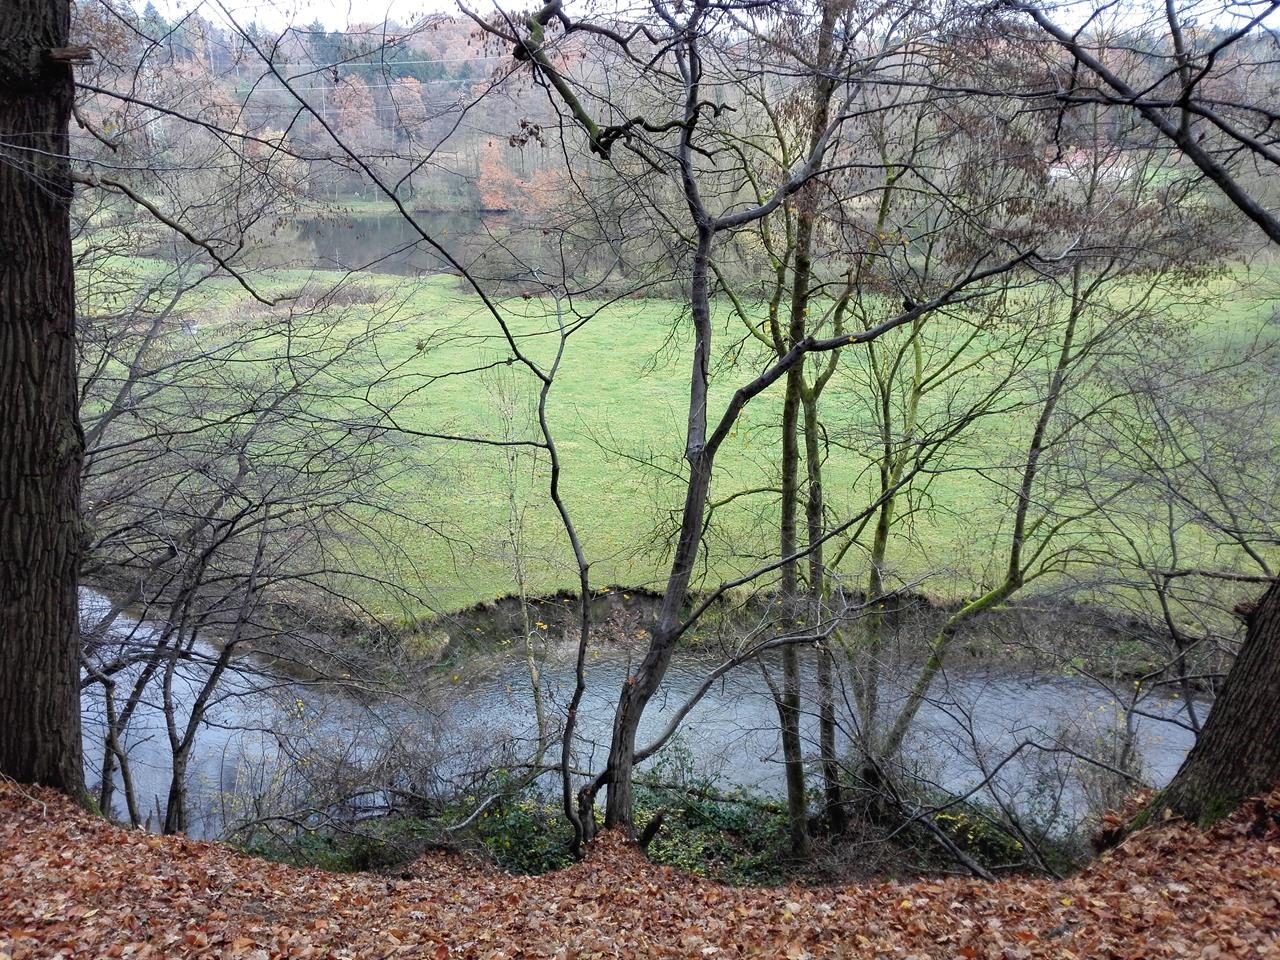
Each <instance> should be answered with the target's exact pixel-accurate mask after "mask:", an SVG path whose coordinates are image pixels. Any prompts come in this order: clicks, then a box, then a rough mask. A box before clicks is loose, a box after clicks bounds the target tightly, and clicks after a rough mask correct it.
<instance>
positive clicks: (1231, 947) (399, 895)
mask: <svg viewBox="0 0 1280 960" xmlns="http://www.w3.org/2000/svg"><path fill="white" fill-rule="evenodd" d="M1260 810H1261V808H1260V807H1253V808H1247V809H1246V810H1245V811H1242V812H1241V814H1240V815H1238V816H1237V817H1236V818H1235V819H1233V820H1231V821H1230V822H1227V823H1225V824H1223V825H1222V826H1220V827H1218V828H1217V829H1215V830H1213V831H1212V832H1210V833H1203V832H1201V831H1199V830H1197V829H1194V828H1192V827H1189V826H1187V825H1185V824H1182V823H1177V822H1171V823H1164V824H1160V825H1158V826H1156V827H1153V828H1150V829H1148V830H1146V831H1143V832H1140V833H1138V834H1136V835H1134V836H1133V837H1131V838H1130V839H1129V840H1128V841H1127V842H1126V843H1125V844H1124V845H1123V846H1122V847H1121V848H1119V849H1117V850H1114V851H1111V852H1110V853H1108V854H1106V855H1105V856H1104V857H1103V858H1102V859H1100V860H1099V861H1098V862H1096V863H1095V864H1093V865H1092V866H1091V867H1090V868H1089V869H1087V870H1086V871H1084V872H1083V873H1081V874H1080V875H1078V876H1075V877H1072V878H1070V879H1068V880H1065V881H1062V882H1054V881H1049V880H1038V879H1025V878H1017V879H1006V880H1001V881H999V882H997V883H992V884H987V883H981V882H978V881H969V880H961V879H946V880H933V881H917V882H912V883H883V884H877V885H865V886H850V887H843V888H819V889H807V888H799V887H786V888H780V889H759V888H756V889H752V888H731V887H725V886H721V885H719V884H715V883H712V882H709V881H704V880H700V879H697V878H693V877H689V876H686V875H683V874H681V873H678V872H676V871H674V870H672V869H670V868H667V867H659V866H655V865H653V864H651V863H649V862H648V861H647V860H646V859H645V858H644V856H643V855H642V854H640V853H639V852H638V851H637V850H636V849H635V848H634V847H633V846H631V845H630V844H628V843H626V842H625V841H623V840H622V839H621V838H619V837H615V836H606V837H603V838H602V839H600V840H599V841H597V842H596V843H595V844H594V845H593V847H592V850H591V853H590V856H589V857H588V859H587V860H586V861H585V862H583V863H580V864H577V865H575V866H573V867H570V868H569V869H566V870H562V871H559V872H558V873H553V874H548V875H544V876H541V877H517V876H511V875H508V874H506V873H503V872H501V871H498V870H495V869H491V868H488V867H485V866H483V865H480V864H477V863H475V862H473V861H470V860H468V859H465V858H462V857H458V856H452V855H443V854H442V855H432V856H429V857H426V858H424V859H422V860H421V861H419V862H418V863H416V864H415V866H414V868H413V873H414V874H415V878H414V879H411V880H403V879H388V878H385V877H382V876H375V875H370V874H358V875H345V874H331V873H324V872H321V871H319V870H304V869H298V868H294V867H287V866H282V865H279V864H274V863H269V862H267V861H264V860H259V859H255V858H252V857H248V856H244V855H241V854H238V853H236V852H234V851H232V850H231V849H230V848H228V847H226V846H221V845H218V844H211V843H201V842H197V841H193V840H187V839H184V838H175V837H158V836H154V835H151V834H147V833H143V832H141V831H136V830H125V829H121V828H119V827H115V826H112V825H110V824H108V823H106V822H105V821H103V820H100V819H97V818H95V817H92V816H90V815H88V814H86V813H84V812H83V811H80V810H78V809H77V808H75V807H74V806H72V805H71V804H70V803H69V802H67V801H66V800H64V799H63V798H61V797H60V796H58V795H57V794H55V793H52V792H50V791H32V790H28V789H19V788H17V787H14V786H12V785H10V784H0V960H11V958H12V960H18V958H25V957H92V958H107V957H155V958H160V957H163V958H168V957H202V958H203V957H208V958H253V960H266V958H275V957H316V958H355V957H362V958H363V957H381V958H394V957H412V958H417V957H424V958H431V960H445V958H461V957H476V958H481V957H484V958H500V957H501V958H521V957H530V958H532V957H557V958H565V960H570V958H578V960H586V958H593V957H699V958H726V957H741V956H755V957H780V958H805V957H866V958H902V960H908V958H926V957H927V958H963V960H974V958H1000V960H1005V958H1009V960H1014V958H1026V957H1052V958H1056V960H1072V958H1079V960H1085V958H1089V960H1092V958H1112V957H1125V958H1144V960H1145V958H1160V957H1201V958H1219V960H1225V958H1236V957H1251V958H1253V957H1264V958H1276V960H1280V828H1278V827H1277V822H1276V820H1275V818H1274V816H1273V815H1272V814H1274V813H1275V811H1277V810H1280V790H1277V791H1276V792H1275V793H1273V794H1272V795H1271V796H1270V797H1269V798H1268V800H1267V811H1266V815H1265V816H1260V814H1259V811H1260Z"/></svg>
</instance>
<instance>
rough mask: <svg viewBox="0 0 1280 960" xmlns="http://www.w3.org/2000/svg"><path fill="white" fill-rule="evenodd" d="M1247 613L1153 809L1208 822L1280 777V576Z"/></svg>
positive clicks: (1232, 808)
mask: <svg viewBox="0 0 1280 960" xmlns="http://www.w3.org/2000/svg"><path fill="white" fill-rule="evenodd" d="M1247 616H1248V620H1247V622H1248V629H1247V631H1246V633H1245V640H1244V645H1243V646H1242V647H1241V648H1240V653H1239V654H1238V655H1237V656H1236V660H1235V663H1234V664H1232V666H1231V670H1230V672H1229V673H1228V674H1227V679H1226V682H1225V683H1224V684H1223V687H1222V692H1221V693H1220V694H1219V695H1218V699H1217V700H1216V701H1215V702H1214V705H1213V709H1212V710H1211V711H1210V712H1209V718H1208V720H1206V721H1205V725H1204V729H1203V730H1202V731H1201V732H1200V736H1199V738H1198V739H1197V740H1196V745H1195V746H1194V747H1192V748H1191V752H1190V753H1189V754H1187V759H1186V760H1184V761H1183V763H1182V766H1181V767H1180V768H1179V769H1178V772H1177V774H1176V775H1175V776H1174V778H1173V781H1172V782H1171V783H1170V784H1169V786H1168V788H1167V789H1166V790H1165V791H1164V792H1163V793H1162V794H1161V795H1160V797H1159V798H1158V800H1157V803H1156V804H1155V805H1154V806H1155V808H1156V809H1164V808H1168V809H1171V810H1173V811H1174V812H1175V813H1179V814H1181V815H1182V816H1184V817H1186V818H1187V819H1189V820H1194V821H1196V822H1198V823H1201V824H1209V823H1212V822H1213V821H1215V820H1218V819H1221V818H1222V817H1224V816H1226V815H1227V814H1229V813H1231V812H1232V811H1233V810H1235V809H1236V807H1237V806H1238V805H1239V804H1240V802H1241V801H1242V800H1244V799H1245V798H1247V797H1249V796H1252V795H1255V794H1260V793H1265V792H1267V791H1269V790H1270V789H1271V788H1272V787H1274V786H1275V785H1276V784H1277V783H1280V581H1276V582H1275V583H1274V584H1272V585H1271V588H1270V589H1269V590H1268V591H1267V592H1266V594H1265V595H1264V596H1263V597H1262V599H1261V600H1259V601H1258V602H1257V603H1256V604H1255V605H1254V606H1253V608H1252V610H1250V611H1249V613H1248V614H1247Z"/></svg>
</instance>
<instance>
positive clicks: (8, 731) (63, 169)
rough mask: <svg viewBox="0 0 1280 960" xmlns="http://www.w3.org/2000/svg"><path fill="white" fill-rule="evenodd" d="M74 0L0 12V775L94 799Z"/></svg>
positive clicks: (38, 0)
mask: <svg viewBox="0 0 1280 960" xmlns="http://www.w3.org/2000/svg"><path fill="white" fill-rule="evenodd" d="M69 28H70V10H69V5H68V3H67V0H4V4H3V6H0V773H2V774H4V775H6V776H10V777H13V778H14V779H16V780H20V781H23V782H28V783H43V784H47V785H48V786H52V787H57V788H59V789H62V790H64V791H66V792H67V793H69V794H71V795H72V796H75V797H77V798H78V799H80V798H83V796H84V772H83V768H82V761H81V744H80V691H79V680H80V677H79V673H80V660H79V654H80V650H79V624H78V622H77V605H76V586H77V574H78V568H79V560H80V539H81V538H80V525H79V505H80V465H81V459H82V457H83V450H84V444H83V438H82V435H81V432H80V424H79V417H78V413H77V408H76V350H75V301H74V297H73V293H72V266H71V226H70V211H71V194H72V187H71V176H70V163H69V161H68V158H67V147H68V141H67V123H68V121H69V119H70V116H71V100H72V95H73V87H72V77H71V67H70V65H69V63H67V62H65V57H66V47H67V37H68V31H69Z"/></svg>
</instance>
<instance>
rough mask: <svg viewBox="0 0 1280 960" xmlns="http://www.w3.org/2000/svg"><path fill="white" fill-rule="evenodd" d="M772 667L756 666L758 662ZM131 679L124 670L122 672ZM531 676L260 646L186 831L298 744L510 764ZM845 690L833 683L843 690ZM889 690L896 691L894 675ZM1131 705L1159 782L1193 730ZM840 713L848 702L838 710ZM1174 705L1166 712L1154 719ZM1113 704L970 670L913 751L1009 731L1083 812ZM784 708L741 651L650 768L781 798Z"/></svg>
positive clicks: (192, 685)
mask: <svg viewBox="0 0 1280 960" xmlns="http://www.w3.org/2000/svg"><path fill="white" fill-rule="evenodd" d="M81 603H82V610H83V614H82V615H83V616H85V617H86V619H87V620H93V619H94V618H95V616H96V617H101V614H102V611H103V610H104V609H106V608H107V607H108V601H107V600H106V599H105V598H103V597H102V596H100V595H98V594H96V593H94V592H93V591H90V590H84V591H83V592H82V597H81ZM152 629H153V628H152V627H151V626H150V625H148V624H145V623H142V624H139V623H138V622H137V621H134V620H130V619H128V618H127V617H119V618H117V620H116V621H115V622H114V623H113V624H112V626H111V628H110V632H111V634H112V636H113V637H115V638H122V637H126V636H128V637H132V638H134V639H135V640H140V641H142V642H145V640H146V638H147V637H148V636H150V635H151V631H152ZM196 653H197V655H200V654H203V656H198V657H197V658H196V659H193V660H191V661H184V662H181V663H179V664H178V666H177V669H176V671H175V675H174V683H173V690H174V696H173V701H174V703H175V704H177V707H178V709H177V713H178V719H179V721H180V723H181V724H185V722H186V719H187V715H189V710H190V704H191V703H192V701H193V700H194V697H195V692H196V691H197V690H198V688H199V686H200V685H201V684H203V682H204V680H205V678H206V677H207V676H208V670H209V658H211V657H212V655H213V653H214V651H213V650H212V649H211V648H208V647H200V648H197V650H196ZM634 656H635V654H634V653H631V652H628V651H626V650H620V649H613V648H610V649H604V650H600V651H592V656H591V658H590V662H589V666H588V679H589V688H588V692H587V695H586V697H585V699H584V701H583V704H582V708H581V710H580V714H579V726H578V736H577V738H576V741H575V743H576V749H577V757H578V764H579V766H580V767H581V768H583V769H592V770H598V769H599V768H600V766H601V765H602V764H603V761H604V757H605V755H606V754H607V750H608V740H609V731H610V728H611V724H612V719H613V707H614V703H615V702H616V699H615V698H616V693H617V691H618V689H619V687H620V685H621V684H622V683H623V682H624V680H625V678H626V677H627V676H628V674H629V672H630V668H631V661H632V658H633V657H634ZM716 663H717V660H716V659H715V658H713V657H711V656H710V655H708V654H706V653H701V654H698V653H684V654H681V655H679V656H677V657H676V659H675V661H674V662H673V664H672V666H671V669H670V671H669V673H668V675H667V678H666V680H665V682H664V684H663V687H662V689H661V690H660V691H659V694H658V696H657V697H656V698H655V700H654V701H653V702H652V703H651V705H650V707H649V709H648V711H647V712H646V714H645V718H644V723H643V725H642V727H641V731H640V737H639V741H640V743H641V744H644V743H647V742H648V741H649V739H650V738H651V737H652V736H653V735H655V734H656V733H657V732H658V731H659V730H661V729H663V728H664V727H665V726H666V725H667V722H668V721H669V719H670V718H671V717H672V715H673V714H674V713H675V712H676V711H677V710H678V709H679V708H680V706H681V705H682V704H683V703H684V702H685V700H686V699H687V698H688V697H689V696H690V695H691V694H692V693H693V692H694V691H696V690H697V689H698V688H699V687H700V686H701V684H702V682H703V679H704V678H705V676H706V675H707V673H708V672H709V670H710V669H711V668H713V667H714V666H715V665H716ZM773 666H776V664H769V663H766V664H765V667H766V668H769V667H773ZM803 684H804V693H805V694H806V696H805V701H806V702H808V703H812V702H814V698H813V693H814V689H813V685H814V677H813V674H812V671H811V670H809V671H807V672H806V674H805V676H804V681H803ZM572 685H573V671H572V665H571V663H570V662H569V661H568V659H567V658H557V657H551V658H549V659H548V660H547V661H546V662H544V663H543V665H542V686H543V697H544V701H545V703H546V707H547V714H548V716H549V717H551V718H552V719H553V721H555V722H557V723H559V722H562V721H563V716H564V713H565V705H566V703H567V701H568V698H569V696H570V694H571V693H572ZM121 686H124V684H121ZM152 687H153V688H154V689H151V690H150V691H149V692H148V695H147V696H146V697H145V698H144V701H143V703H142V704H141V705H140V706H139V708H138V712H137V713H136V715H135V716H134V718H133V721H132V722H131V724H130V726H129V729H128V734H127V737H126V745H127V749H128V752H129V755H130V758H131V767H132V772H133V779H134V783H135V788H136V791H137V794H138V797H139V803H140V806H141V808H142V810H143V812H144V814H146V813H150V814H151V818H152V821H153V823H158V822H159V821H160V820H161V819H162V817H161V816H160V815H159V813H158V811H159V810H161V809H162V805H163V801H164V798H165V797H166V796H167V795H168V790H169V779H170V771H171V770H172V764H171V756H172V755H171V752H170V747H169V743H170V740H169V734H168V731H167V728H166V723H165V719H164V712H163V710H162V709H161V705H160V702H159V700H160V687H159V684H158V683H153V684H152ZM529 690H530V685H529V677H528V674H527V672H526V670H525V667H524V663H523V660H522V659H521V657H520V656H518V655H516V654H514V653H513V654H512V655H511V656H509V657H503V656H494V657H492V658H487V659H486V660H485V661H484V662H483V663H482V664H481V665H480V666H479V667H478V668H473V669H468V670H467V671H466V676H465V677H464V676H463V675H461V674H460V673H452V672H450V671H449V670H447V669H446V670H445V671H443V672H442V673H441V674H440V676H439V677H438V680H437V682H436V683H435V685H434V688H433V690H432V691H431V692H429V693H428V694H427V695H426V696H425V697H424V698H423V699H422V700H421V701H415V702H410V701H407V700H405V699H402V698H397V697H376V696H370V695H369V694H368V693H367V691H362V692H360V693H358V694H356V693H351V692H347V691H344V690H343V689H341V688H340V687H335V686H334V685H333V684H328V683H326V684H314V683H307V682H304V681H300V680H290V679H288V678H284V677H281V676H279V675H275V674H273V673H271V672H269V671H265V670H263V669H262V668H261V665H260V664H257V663H255V662H254V660H253V659H252V658H245V659H242V660H239V661H237V664H236V668H235V669H233V670H230V671H228V673H227V674H226V675H225V676H224V678H223V680H222V682H221V683H220V684H219V687H218V691H219V692H218V694H217V696H216V697H215V699H214V705H213V706H212V707H211V709H210V710H209V711H208V715H207V716H206V718H205V722H204V723H203V724H202V725H201V727H200V729H199V731H198V734H197V739H196V744H195V747H194V750H193V753H192V757H191V761H190V764H189V770H188V785H189V790H190V796H191V809H192V816H191V824H190V828H189V832H191V833H193V834H196V835H204V836H216V835H218V834H219V833H221V832H222V831H223V829H224V827H225V825H226V823H227V822H230V821H234V819H235V817H236V815H237V812H238V811H241V810H242V809H243V801H244V800H245V798H246V796H248V795H253V794H260V793H264V792H266V789H267V787H268V786H269V784H270V783H271V782H272V781H273V779H274V778H275V777H276V776H277V775H278V773H279V771H280V770H281V769H282V765H284V764H286V763H287V762H288V757H290V756H292V757H294V758H295V759H296V758H297V757H299V756H301V755H305V754H306V753H307V752H308V751H309V750H311V749H313V748H314V749H319V748H321V747H323V749H324V750H326V751H327V753H328V755H329V756H333V755H335V754H342V753H343V751H346V753H347V754H348V755H349V756H350V757H351V758H352V762H353V763H358V762H360V761H361V760H363V761H366V762H368V763H372V762H375V761H376V759H377V758H379V757H381V756H384V755H387V754H388V751H389V748H392V747H394V748H396V749H398V750H400V751H401V752H402V753H403V752H405V748H406V746H412V745H416V746H417V747H419V748H420V749H419V750H416V751H409V752H412V753H414V754H415V756H417V757H418V758H419V759H421V757H422V756H424V755H425V756H427V757H428V762H430V763H434V764H435V767H434V773H433V776H436V777H437V778H438V782H439V784H440V785H442V787H443V786H447V784H448V783H449V782H450V778H451V777H453V776H455V775H457V774H459V773H460V772H461V771H462V770H463V769H470V768H471V767H472V766H474V764H475V763H476V762H477V761H478V760H488V761H492V760H493V758H494V757H495V755H498V756H502V757H505V758H506V761H510V760H511V759H518V758H519V757H521V756H527V755H528V754H529V746H528V745H529V743H530V741H531V740H532V738H533V732H534V726H535V725H534V722H533V717H534V711H533V705H532V697H531V695H530V692H529ZM840 696H841V695H838V699H839V698H840ZM884 699H885V702H886V707H887V708H889V709H891V708H892V706H893V699H894V694H893V688H892V686H890V687H889V688H888V689H887V690H886V692H885V694H884ZM82 706H83V715H84V738H85V748H86V758H87V759H86V763H87V771H86V773H87V778H88V781H89V783H90V784H91V785H92V784H94V783H97V782H99V780H100V767H99V765H100V763H101V755H102V738H103V717H104V706H103V698H102V693H101V689H100V688H99V687H97V686H96V685H95V686H93V687H90V688H88V689H87V690H86V691H85V693H84V696H83V703H82ZM1142 710H1143V712H1144V713H1147V714H1149V716H1145V717H1137V718H1135V719H1134V721H1133V722H1134V725H1135V728H1136V731H1137V742H1138V747H1139V753H1140V756H1141V758H1142V763H1143V769H1144V774H1145V776H1146V777H1147V779H1149V780H1150V781H1151V782H1152V783H1153V784H1156V785H1159V784H1163V783H1165V782H1167V781H1168V780H1169V778H1171V777H1172V775H1173V774H1174V772H1175V771H1176V770H1177V767H1178V765H1179V764H1180V763H1181V761H1182V758H1183V756H1185V754H1186V751H1187V750H1188V749H1189V748H1190V745H1191V742H1192V736H1191V734H1190V733H1189V731H1187V730H1186V729H1185V728H1183V727H1181V726H1179V725H1178V724H1177V723H1174V722H1168V721H1169V720H1176V719H1177V718H1179V717H1180V716H1181V709H1180V707H1179V705H1178V704H1177V703H1175V702H1172V701H1160V700H1151V699H1148V700H1146V701H1144V702H1143V704H1142ZM837 712H838V713H839V714H845V715H848V713H849V712H850V711H847V710H840V709H838V710H837ZM1161 718H1168V720H1165V719H1161ZM1119 719H1120V713H1119V711H1118V710H1117V708H1116V703H1115V700H1114V699H1113V698H1112V697H1110V696H1109V695H1108V694H1107V693H1105V692H1104V691H1102V690H1101V689H1099V688H1098V687H1096V686H1094V685H1092V684H1090V683H1087V682H1084V681H1082V680H1078V679H1070V678H1061V677H1043V676H1039V677H1037V676H1030V675H1020V674H1016V673H1012V672H998V671H991V670H986V671H978V670H966V671H963V672H956V673H952V674H950V675H947V676H945V677H940V678H939V680H938V682H936V683H935V686H934V689H933V691H932V696H931V702H930V703H929V704H928V705H927V706H926V707H925V708H924V709H923V710H922V712H921V715H920V717H919V721H918V723H917V724H916V728H915V732H914V734H913V737H912V740H911V742H910V745H909V748H908V749H907V750H906V755H907V757H908V759H909V762H910V763H911V764H912V765H913V766H914V767H915V768H916V770H917V772H918V773H919V775H920V776H921V777H923V778H925V779H927V780H929V781H931V782H933V783H935V784H937V785H938V786H940V787H942V788H944V789H947V790H951V791H954V792H959V793H964V792H967V791H969V790H971V789H974V788H975V786H977V785H979V784H981V783H982V781H983V780H984V779H986V777H987V775H988V774H990V773H991V772H992V770H993V768H995V767H996V766H997V765H999V764H1001V762H1002V761H1005V760H1006V758H1008V757H1009V755H1010V754H1011V753H1012V752H1014V750H1015V748H1017V747H1018V746H1019V745H1024V746H1023V748H1022V750H1021V751H1020V752H1018V753H1017V754H1016V756H1014V757H1013V759H1012V760H1008V762H1005V763H1004V764H1003V766H1001V767H1000V769H999V772H998V773H997V774H996V775H995V777H994V778H993V782H994V785H995V786H996V788H997V789H999V790H1000V791H1001V795H1002V796H1003V797H1004V798H1005V799H1007V800H1008V801H1009V802H1012V803H1014V804H1017V805H1021V806H1024V807H1025V806H1029V805H1033V804H1044V803H1045V802H1052V801H1054V800H1055V798H1056V800H1057V801H1058V802H1060V803H1061V804H1062V807H1063V809H1062V816H1063V817H1064V821H1063V822H1064V823H1065V822H1069V821H1070V820H1071V819H1073V818H1076V817H1078V816H1080V815H1083V813H1084V806H1085V803H1086V791H1085V789H1084V787H1083V786H1082V785H1081V783H1080V782H1079V780H1078V775H1079V773H1080V771H1081V769H1083V766H1084V765H1083V764H1081V763H1080V762H1079V761H1078V760H1077V759H1075V758H1074V757H1073V756H1072V755H1070V754H1067V753H1064V752H1061V748H1062V747H1064V746H1065V747H1069V748H1070V749H1072V750H1074V751H1077V752H1079V753H1089V754H1092V753H1094V752H1095V751H1100V755H1105V754H1107V752H1108V747H1109V744H1110V738H1111V736H1112V732H1111V731H1113V730H1114V728H1115V725H1116V723H1117V722H1118V721H1119ZM776 726H777V712H776V708H775V707H774V704H773V700H772V698H771V696H770V693H769V687H768V684H767V682H766V681H765V679H764V676H763V675H762V671H761V668H760V667H759V666H743V667H740V668H738V670H737V671H736V672H735V673H733V674H731V675H729V676H728V677H726V678H725V679H724V680H723V681H720V682H717V683H716V685H715V686H713V687H712V689H711V690H710V691H709V692H708V694H707V695H706V696H705V697H704V699H703V700H702V701H701V702H700V703H699V704H698V705H697V706H696V707H695V708H694V709H693V710H692V712H691V713H690V714H689V715H688V717H687V719H686V720H685V722H684V724H683V726H682V732H681V733H680V734H679V735H678V736H677V738H676V739H675V741H674V742H673V744H671V745H670V746H669V747H668V748H667V749H666V750H665V751H664V752H662V753H660V754H659V755H658V756H657V757H656V758H655V759H654V760H653V761H651V762H650V764H649V766H650V767H651V768H655V767H656V769H654V770H653V773H654V775H655V776H656V777H657V778H658V779H660V780H663V781H670V780H680V781H683V782H687V781H688V780H689V779H690V778H696V779H698V781H699V782H707V781H710V782H713V783H714V785H715V786H716V787H717V788H719V789H722V790H726V791H727V790H732V789H733V788H735V787H745V788H748V789H751V790H754V791H758V792H761V793H765V794H772V795H780V794H781V793H782V789H783V780H782V768H781V764H780V759H781V755H780V748H779V743H778V736H777V731H776ZM816 727H817V724H816V719H815V718H814V717H813V716H812V714H807V715H806V716H805V717H804V720H803V724H802V731H803V734H804V736H805V737H806V739H807V740H808V741H809V742H810V743H811V744H814V745H815V746H816V741H817V729H816Z"/></svg>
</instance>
